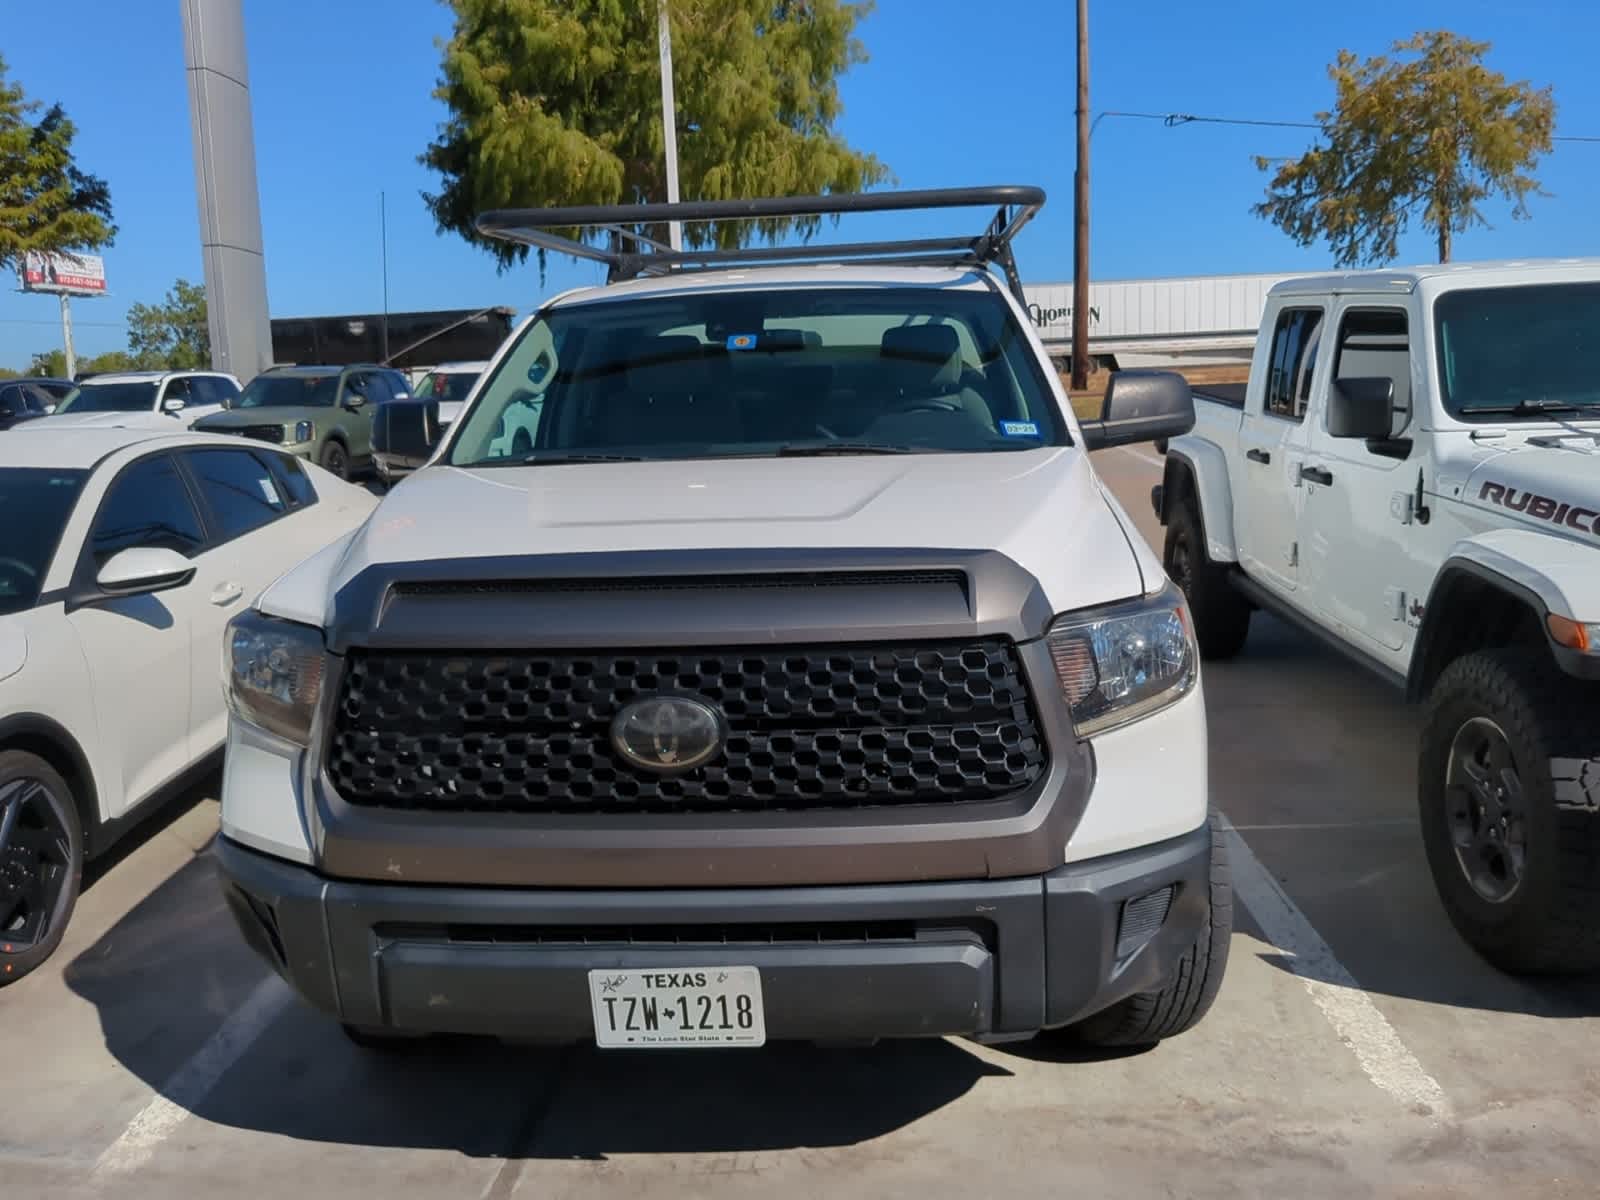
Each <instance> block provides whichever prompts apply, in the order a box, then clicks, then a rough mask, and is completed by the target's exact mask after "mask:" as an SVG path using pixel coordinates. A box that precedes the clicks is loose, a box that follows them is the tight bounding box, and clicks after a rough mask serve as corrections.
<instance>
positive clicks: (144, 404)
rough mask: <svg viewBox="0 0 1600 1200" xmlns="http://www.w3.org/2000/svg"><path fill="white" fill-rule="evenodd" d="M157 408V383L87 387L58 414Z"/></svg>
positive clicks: (66, 400)
mask: <svg viewBox="0 0 1600 1200" xmlns="http://www.w3.org/2000/svg"><path fill="white" fill-rule="evenodd" d="M155 406H156V383H155V381H154V380H151V381H149V382H144V381H142V380H141V381H138V382H128V383H85V384H84V385H83V386H82V387H80V388H78V389H77V390H76V391H75V392H73V393H72V394H70V395H69V396H68V397H67V398H66V399H65V400H63V401H62V402H61V403H60V404H58V405H57V406H56V412H58V413H69V412H71V413H86V412H119V413H132V412H150V411H152V410H153V409H154V408H155Z"/></svg>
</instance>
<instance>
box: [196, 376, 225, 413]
mask: <svg viewBox="0 0 1600 1200" xmlns="http://www.w3.org/2000/svg"><path fill="white" fill-rule="evenodd" d="M221 382H222V381H221V380H220V379H218V378H216V377H215V376H213V375H191V376H189V395H190V396H191V397H192V399H191V400H190V403H191V404H198V405H204V406H207V407H210V406H214V405H217V406H220V405H221V404H222V390H221V389H220V388H219V387H218V386H217V385H218V384H220V383H221Z"/></svg>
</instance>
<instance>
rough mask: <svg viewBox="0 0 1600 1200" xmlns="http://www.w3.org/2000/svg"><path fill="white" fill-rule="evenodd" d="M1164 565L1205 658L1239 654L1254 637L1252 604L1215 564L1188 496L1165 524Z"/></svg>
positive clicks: (1227, 656) (1192, 503) (1178, 504)
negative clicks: (1184, 603)
mask: <svg viewBox="0 0 1600 1200" xmlns="http://www.w3.org/2000/svg"><path fill="white" fill-rule="evenodd" d="M1161 563H1162V566H1164V567H1165V568H1166V569H1167V574H1168V575H1170V576H1171V577H1172V579H1173V582H1175V583H1176V584H1177V585H1178V587H1179V588H1180V589H1181V590H1182V591H1183V595H1184V599H1185V600H1187V601H1188V602H1189V614H1190V616H1191V618H1192V619H1193V621H1194V634H1195V640H1196V641H1197V642H1198V643H1199V644H1200V655H1201V657H1202V658H1208V659H1223V658H1232V657H1233V656H1234V655H1236V654H1238V653H1239V651H1240V650H1241V649H1243V648H1244V640H1245V638H1246V636H1248V635H1249V633H1250V602H1249V601H1248V600H1246V599H1245V598H1244V596H1243V595H1241V594H1240V593H1239V592H1238V591H1237V590H1236V589H1235V588H1234V586H1233V584H1232V583H1230V582H1229V580H1228V572H1227V570H1226V568H1224V567H1220V566H1218V565H1217V564H1216V563H1214V562H1212V561H1211V556H1210V555H1209V554H1208V553H1207V552H1206V541H1205V537H1204V535H1202V533H1201V532H1200V516H1199V514H1198V513H1197V512H1196V511H1195V506H1194V500H1193V499H1191V498H1190V497H1188V496H1185V497H1184V498H1183V499H1182V500H1180V501H1179V502H1178V503H1177V505H1176V506H1175V507H1174V508H1173V511H1172V516H1171V518H1170V519H1169V520H1168V522H1167V539H1166V544H1165V546H1164V548H1163V551H1162V555H1161Z"/></svg>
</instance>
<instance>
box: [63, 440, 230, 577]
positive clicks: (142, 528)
mask: <svg viewBox="0 0 1600 1200" xmlns="http://www.w3.org/2000/svg"><path fill="white" fill-rule="evenodd" d="M205 541H206V539H205V534H204V533H203V532H202V530H201V526H200V514H199V513H197V512H196V511H195V507H194V501H193V499H192V498H191V497H190V495H189V488H188V487H187V485H185V483H184V482H183V476H182V475H180V474H178V468H177V465H176V464H175V463H173V461H172V459H171V457H170V456H169V455H165V454H162V455H158V456H156V457H155V458H146V459H142V460H140V461H139V462H136V463H134V464H133V465H132V466H131V467H129V468H128V469H127V470H125V471H123V472H122V474H121V475H119V476H117V480H116V482H115V483H113V484H112V485H111V487H110V489H109V490H108V491H107V492H106V495H105V499H104V500H102V501H101V502H100V512H99V513H98V514H97V515H96V517H95V521H94V531H93V532H92V533H91V534H90V535H89V548H90V552H91V553H92V554H93V556H94V565H95V568H96V569H97V570H98V569H99V568H100V567H103V566H105V564H106V560H107V559H109V558H110V557H111V556H112V555H113V554H116V553H117V552H118V551H119V550H127V549H129V548H130V547H133V546H152V547H157V548H162V549H167V550H176V551H177V552H178V553H179V554H181V555H183V556H184V557H185V558H193V557H194V556H195V555H196V554H199V553H200V552H201V551H202V550H204V549H205Z"/></svg>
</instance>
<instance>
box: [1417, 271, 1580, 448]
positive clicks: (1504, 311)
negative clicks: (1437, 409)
mask: <svg viewBox="0 0 1600 1200" xmlns="http://www.w3.org/2000/svg"><path fill="white" fill-rule="evenodd" d="M1433 313H1434V321H1435V324H1436V328H1437V338H1436V340H1437V342H1438V354H1439V392H1440V396H1441V398H1442V399H1443V400H1444V406H1445V410H1446V411H1447V412H1449V413H1450V414H1451V415H1452V416H1455V417H1460V418H1463V419H1465V420H1488V419H1491V418H1494V419H1501V418H1505V417H1520V418H1525V419H1531V420H1538V419H1541V418H1542V419H1544V420H1549V419H1550V416H1551V415H1554V416H1561V415H1563V414H1565V415H1567V416H1569V417H1570V416H1571V415H1572V413H1573V412H1577V413H1578V414H1579V415H1580V416H1581V417H1582V418H1583V419H1585V420H1593V419H1596V418H1600V373H1597V372H1596V371H1595V363H1596V361H1600V283H1552V284H1537V285H1533V286H1526V287H1504V288H1464V289H1461V290H1459V291H1450V292H1446V293H1445V294H1444V295H1442V296H1440V297H1439V299H1438V300H1436V301H1435V302H1434V306H1433Z"/></svg>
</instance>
